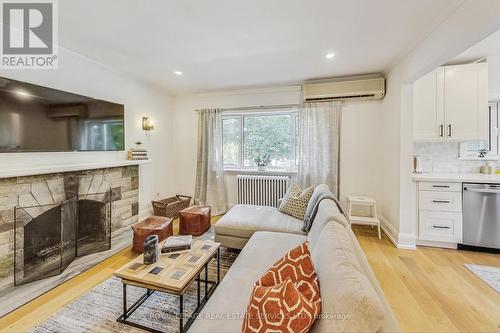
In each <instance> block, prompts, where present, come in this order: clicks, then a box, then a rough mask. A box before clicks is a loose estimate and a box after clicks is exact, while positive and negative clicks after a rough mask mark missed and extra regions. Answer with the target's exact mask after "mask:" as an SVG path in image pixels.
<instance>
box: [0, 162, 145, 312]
mask: <svg viewBox="0 0 500 333" xmlns="http://www.w3.org/2000/svg"><path fill="white" fill-rule="evenodd" d="M138 169H139V167H138V166H137V165H134V166H123V167H113V168H104V169H95V170H85V171H74V172H65V173H55V174H46V175H37V176H22V177H13V178H3V179H0V316H3V315H4V314H5V313H8V312H9V311H11V310H13V309H15V308H16V307H18V306H20V305H22V304H24V303H26V302H28V301H30V300H31V299H33V298H35V297H37V296H38V295H40V294H42V293H44V292H46V291H48V290H50V289H51V288H53V287H55V286H57V285H58V284H60V283H62V282H64V281H65V280H67V279H69V278H71V277H73V276H75V275H76V274H78V273H80V272H82V271H84V270H86V269H88V268H90V267H92V266H93V265H95V264H96V263H98V262H99V261H101V260H104V259H105V258H107V257H109V256H110V255H112V254H114V253H116V252H117V251H119V250H121V249H122V248H124V247H126V246H129V245H130V241H131V228H130V226H131V225H132V224H134V223H136V222H137V221H138V214H139V190H138V187H139V170H138Z"/></svg>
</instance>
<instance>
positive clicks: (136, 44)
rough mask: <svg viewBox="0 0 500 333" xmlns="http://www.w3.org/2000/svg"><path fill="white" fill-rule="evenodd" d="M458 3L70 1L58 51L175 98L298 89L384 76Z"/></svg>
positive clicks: (63, 5)
mask: <svg viewBox="0 0 500 333" xmlns="http://www.w3.org/2000/svg"><path fill="white" fill-rule="evenodd" d="M456 3H457V1H456V0H323V1H321V0H309V1H306V0H251V1H248V0H247V1H244V0H198V1H195V0H147V1H144V0H142V1H141V0H119V1H118V0H64V1H59V11H60V20H59V31H60V44H61V45H62V46H63V47H66V48H68V49H71V50H73V51H76V52H78V53H80V54H82V55H85V56H87V57H89V58H92V59H94V60H96V61H98V62H101V63H104V64H107V65H109V66H112V67H114V68H116V69H118V70H121V71H123V72H127V73H130V74H132V75H135V76H138V77H140V78H142V79H145V80H148V81H150V82H152V83H154V84H156V85H159V86H161V87H162V88H164V89H168V90H169V91H171V92H173V93H181V92H188V91H207V90H217V89H226V88H236V87H248V86H256V85H271V84H278V83H292V82H299V81H302V80H307V79H313V78H322V77H330V76H345V75H355V74H369V73H377V72H382V71H384V70H386V69H388V68H389V67H390V66H391V65H392V64H393V63H394V62H395V61H396V60H397V59H399V58H400V57H402V56H403V55H405V54H406V53H407V52H408V51H410V50H411V48H413V47H414V46H416V44H417V43H418V42H420V41H421V40H422V39H423V38H425V37H426V36H427V35H428V34H429V33H430V32H431V31H432V29H433V28H434V27H436V25H437V24H439V23H440V21H441V20H442V19H443V16H444V13H446V12H447V11H448V10H449V8H450V7H451V6H452V5H456ZM327 52H334V53H335V54H336V56H335V58H334V59H333V60H331V61H327V60H326V59H325V54H326V53H327ZM175 70H180V71H182V72H183V73H184V75H183V76H180V77H179V76H176V75H175V74H174V73H173V72H174V71H175Z"/></svg>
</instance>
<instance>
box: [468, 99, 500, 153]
mask: <svg viewBox="0 0 500 333" xmlns="http://www.w3.org/2000/svg"><path fill="white" fill-rule="evenodd" d="M498 104H499V103H496V102H494V103H490V105H489V107H488V141H466V142H462V143H460V158H463V159H476V158H478V156H479V155H480V153H481V152H486V157H490V158H492V159H497V158H498V156H499V155H500V151H499V148H500V136H499V129H498V127H499V115H500V110H499V108H498Z"/></svg>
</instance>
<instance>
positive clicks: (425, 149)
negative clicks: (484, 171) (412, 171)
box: [413, 142, 485, 173]
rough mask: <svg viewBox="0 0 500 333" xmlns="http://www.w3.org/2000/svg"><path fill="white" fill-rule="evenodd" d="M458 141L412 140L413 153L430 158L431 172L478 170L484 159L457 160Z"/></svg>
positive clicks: (467, 171) (458, 151)
mask: <svg viewBox="0 0 500 333" xmlns="http://www.w3.org/2000/svg"><path fill="white" fill-rule="evenodd" d="M459 153H460V143H458V142H414V143H413V154H414V155H420V156H423V157H424V156H427V157H431V158H432V171H433V172H453V173H470V172H479V169H480V167H481V166H482V165H484V163H485V162H484V161H466V160H459V159H458V156H459Z"/></svg>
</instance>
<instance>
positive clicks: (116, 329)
mask: <svg viewBox="0 0 500 333" xmlns="http://www.w3.org/2000/svg"><path fill="white" fill-rule="evenodd" d="M209 233H210V232H207V234H206V235H204V236H203V237H202V238H205V239H206V238H210V234H209ZM200 238H201V237H200ZM238 253H239V252H238V251H235V250H231V249H226V248H221V261H220V263H221V265H220V269H221V270H220V272H221V279H222V278H223V277H224V275H225V274H226V272H227V271H228V270H229V268H230V267H231V265H232V263H233V262H234V260H235V259H236V257H237V256H238ZM208 275H209V279H210V280H215V279H216V278H217V264H216V262H215V260H212V261H211V262H210V264H209V269H208ZM203 287H204V284H203V283H202V289H201V291H202V293H203V291H204V288H203ZM144 292H145V289H142V288H137V287H133V286H128V287H127V299H128V303H129V306H130V305H131V304H132V303H133V302H134V301H135V300H137V299H139V298H140V296H141V295H143V294H144ZM196 302H197V288H196V283H193V284H192V285H191V286H190V288H189V289H188V291H187V292H186V294H185V295H184V311H185V314H191V313H192V311H193V310H194V309H195V308H196ZM122 304H123V303H122V284H121V282H120V279H118V278H116V277H111V278H109V279H107V280H105V281H104V282H102V283H100V284H99V285H97V286H95V287H94V288H92V289H91V290H89V291H87V292H86V293H85V294H84V295H82V296H81V297H80V298H78V299H76V300H75V301H73V302H71V303H69V304H68V305H66V306H65V307H64V308H62V309H61V310H59V311H58V312H56V313H55V314H54V315H52V316H51V317H50V318H48V319H47V320H46V321H44V322H43V323H41V324H40V325H38V326H36V327H34V328H33V329H32V330H31V331H30V332H37V333H42V332H44V333H45V332H67V333H72V332H99V333H100V332H112V333H124V332H127V333H128V332H144V331H142V330H140V329H138V328H134V327H131V326H129V325H125V324H121V323H118V322H117V321H116V318H118V317H119V316H120V315H121V313H122ZM178 313H179V297H178V296H174V295H169V294H165V293H160V292H155V293H154V294H153V295H151V296H150V297H149V298H148V299H147V300H146V301H145V302H144V303H143V304H142V305H141V306H140V307H139V308H138V309H137V310H136V311H135V312H134V313H133V314H132V316H130V317H129V320H131V321H133V322H136V323H139V324H142V325H145V326H148V327H151V328H154V329H156V330H159V331H162V332H178V330H179V319H178V317H177V316H178Z"/></svg>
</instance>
